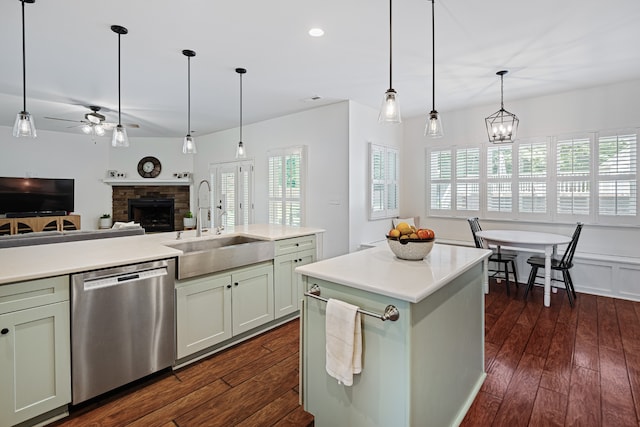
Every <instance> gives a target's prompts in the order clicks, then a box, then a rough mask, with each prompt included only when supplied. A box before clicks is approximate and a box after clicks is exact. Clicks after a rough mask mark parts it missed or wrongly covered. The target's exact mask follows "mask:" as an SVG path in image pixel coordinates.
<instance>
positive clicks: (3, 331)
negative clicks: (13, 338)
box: [0, 328, 9, 335]
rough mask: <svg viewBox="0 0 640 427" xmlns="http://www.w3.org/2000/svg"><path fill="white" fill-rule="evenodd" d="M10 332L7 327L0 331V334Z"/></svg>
mask: <svg viewBox="0 0 640 427" xmlns="http://www.w3.org/2000/svg"><path fill="white" fill-rule="evenodd" d="M8 333H9V329H7V328H2V330H1V331H0V334H2V335H7V334H8Z"/></svg>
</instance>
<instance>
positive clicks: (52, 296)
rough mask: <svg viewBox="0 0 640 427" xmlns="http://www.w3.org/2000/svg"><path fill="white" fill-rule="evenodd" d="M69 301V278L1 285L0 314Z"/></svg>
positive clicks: (52, 278) (61, 277) (60, 277)
mask: <svg viewBox="0 0 640 427" xmlns="http://www.w3.org/2000/svg"><path fill="white" fill-rule="evenodd" d="M68 300H69V276H57V277H47V278H45V279H37V280H29V281H27V282H19V283H12V284H10V285H0V314H3V313H10V312H12V311H17V310H23V309H25V308H31V307H37V306H40V305H45V304H52V303H54V302H59V301H68Z"/></svg>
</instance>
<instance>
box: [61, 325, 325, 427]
mask: <svg viewBox="0 0 640 427" xmlns="http://www.w3.org/2000/svg"><path fill="white" fill-rule="evenodd" d="M298 364H299V322H298V320H294V321H291V322H289V323H287V324H285V325H282V326H280V327H278V328H276V329H274V330H272V331H270V332H268V333H266V334H263V335H261V336H258V337H256V338H253V339H251V340H248V341H245V342H243V343H240V344H238V345H236V346H234V347H232V348H229V349H227V350H224V351H222V352H220V353H217V354H215V355H213V356H211V357H209V358H206V359H204V360H202V361H199V362H196V363H194V364H192V365H189V366H186V367H184V368H182V369H178V370H176V371H173V372H164V373H160V374H158V375H155V376H153V377H151V378H149V379H147V380H145V381H142V382H140V383H138V384H135V385H133V386H130V387H127V388H125V389H123V390H119V391H117V392H115V393H111V394H109V395H106V396H105V397H104V398H100V399H99V400H95V401H92V402H89V404H84V405H79V406H78V407H75V408H72V412H71V416H70V417H68V418H66V419H64V420H60V421H58V422H57V423H54V424H51V426H65V427H71V426H82V427H86V426H103V427H106V426H140V427H151V426H162V427H175V426H179V427H188V426H193V427H196V426H197V427H201V426H282V427H285V426H291V427H293V426H312V425H313V416H311V414H309V413H307V412H305V411H304V410H303V409H302V407H301V406H300V405H298Z"/></svg>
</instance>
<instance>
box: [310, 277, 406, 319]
mask: <svg viewBox="0 0 640 427" xmlns="http://www.w3.org/2000/svg"><path fill="white" fill-rule="evenodd" d="M304 295H305V296H307V297H311V298H315V299H317V300H320V301H324V302H327V301H329V300H328V299H327V298H323V297H321V296H320V286H318V285H317V284H315V283H314V284H313V285H312V286H311V289H309V292H305V293H304ZM358 312H359V313H362V314H366V315H367V316H372V317H377V318H378V319H380V320H382V321H383V322H384V321H385V320H391V321H392V322H395V321H396V320H398V319H399V318H400V312H399V311H398V309H397V308H396V306H394V305H388V306H387V307H386V308H385V309H384V314H379V313H374V312H372V311H367V310H363V309H361V308H359V309H358Z"/></svg>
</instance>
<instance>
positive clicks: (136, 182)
mask: <svg viewBox="0 0 640 427" xmlns="http://www.w3.org/2000/svg"><path fill="white" fill-rule="evenodd" d="M102 182H104V183H105V184H107V185H111V186H117V185H133V186H142V185H144V186H148V185H191V184H192V181H191V178H173V179H155V178H147V179H126V178H124V179H122V178H114V179H103V180H102Z"/></svg>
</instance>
